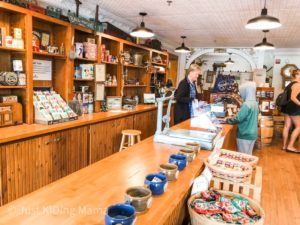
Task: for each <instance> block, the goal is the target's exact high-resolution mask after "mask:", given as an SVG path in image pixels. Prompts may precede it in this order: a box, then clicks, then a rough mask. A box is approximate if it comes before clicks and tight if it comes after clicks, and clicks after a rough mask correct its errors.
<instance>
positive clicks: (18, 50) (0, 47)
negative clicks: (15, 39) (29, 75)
mask: <svg viewBox="0 0 300 225" xmlns="http://www.w3.org/2000/svg"><path fill="white" fill-rule="evenodd" d="M0 50H3V51H12V52H20V53H25V51H26V50H25V49H22V48H8V47H4V46H0Z"/></svg>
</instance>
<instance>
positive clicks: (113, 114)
mask: <svg viewBox="0 0 300 225" xmlns="http://www.w3.org/2000/svg"><path fill="white" fill-rule="evenodd" d="M156 108H157V107H156V106H155V105H154V104H151V105H138V106H137V107H136V109H134V110H128V111H125V110H115V111H109V112H100V113H93V114H86V115H83V116H80V117H79V119H78V120H75V121H70V122H65V123H59V124H53V125H42V124H31V125H28V124H23V125H17V126H10V127H3V128H0V134H1V135H0V144H2V143H5V142H10V141H16V140H20V139H23V138H29V137H33V136H37V135H42V134H47V133H51V132H56V131H60V130H65V129H69V128H74V127H79V126H84V125H89V124H94V123H99V122H103V121H107V120H112V119H116V118H121V117H126V116H130V115H134V114H137V113H142V112H146V111H151V110H156Z"/></svg>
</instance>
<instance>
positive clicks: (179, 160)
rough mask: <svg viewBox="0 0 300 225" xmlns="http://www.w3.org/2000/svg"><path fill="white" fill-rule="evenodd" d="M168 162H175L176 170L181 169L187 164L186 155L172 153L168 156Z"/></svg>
mask: <svg viewBox="0 0 300 225" xmlns="http://www.w3.org/2000/svg"><path fill="white" fill-rule="evenodd" d="M169 163H176V165H177V166H178V170H179V171H182V170H183V169H184V168H185V167H186V164H187V161H186V156H185V155H179V154H177V155H175V154H173V155H171V156H170V158H169Z"/></svg>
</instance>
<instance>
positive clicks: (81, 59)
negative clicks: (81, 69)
mask: <svg viewBox="0 0 300 225" xmlns="http://www.w3.org/2000/svg"><path fill="white" fill-rule="evenodd" d="M75 60H78V61H85V62H97V59H86V58H75Z"/></svg>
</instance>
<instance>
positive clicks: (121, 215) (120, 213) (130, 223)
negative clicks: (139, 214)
mask: <svg viewBox="0 0 300 225" xmlns="http://www.w3.org/2000/svg"><path fill="white" fill-rule="evenodd" d="M134 223H135V209H134V207H133V206H131V205H129V204H116V205H112V206H110V207H108V209H107V211H106V214H105V225H116V224H122V225H134Z"/></svg>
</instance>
